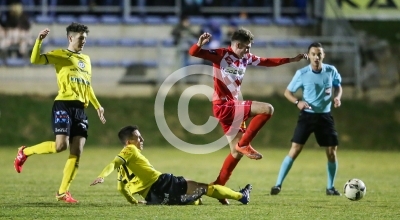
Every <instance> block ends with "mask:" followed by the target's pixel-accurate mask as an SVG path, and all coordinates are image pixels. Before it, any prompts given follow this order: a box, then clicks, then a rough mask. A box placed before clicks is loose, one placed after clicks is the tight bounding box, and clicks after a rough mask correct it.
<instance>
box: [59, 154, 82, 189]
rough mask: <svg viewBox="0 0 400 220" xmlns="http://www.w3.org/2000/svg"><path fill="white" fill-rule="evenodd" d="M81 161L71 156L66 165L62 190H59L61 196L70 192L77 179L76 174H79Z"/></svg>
mask: <svg viewBox="0 0 400 220" xmlns="http://www.w3.org/2000/svg"><path fill="white" fill-rule="evenodd" d="M78 166H79V159H78V157H77V156H75V155H69V158H68V160H67V163H65V167H64V175H63V178H62V182H61V186H60V189H59V190H58V193H59V194H62V193H65V192H67V191H68V190H69V187H70V185H71V182H72V180H73V179H74V178H75V176H76V173H77V172H78Z"/></svg>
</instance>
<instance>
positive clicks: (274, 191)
mask: <svg viewBox="0 0 400 220" xmlns="http://www.w3.org/2000/svg"><path fill="white" fill-rule="evenodd" d="M280 192H281V187H280V186H273V187H272V188H271V193H270V194H271V195H278V194H279V193H280Z"/></svg>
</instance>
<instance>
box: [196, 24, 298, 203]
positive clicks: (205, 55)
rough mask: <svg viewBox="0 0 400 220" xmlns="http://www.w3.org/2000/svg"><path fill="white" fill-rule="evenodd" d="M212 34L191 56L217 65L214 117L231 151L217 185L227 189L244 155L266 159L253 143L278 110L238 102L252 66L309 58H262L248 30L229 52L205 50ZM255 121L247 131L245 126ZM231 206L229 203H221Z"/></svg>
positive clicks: (240, 32) (234, 40) (204, 37)
mask: <svg viewBox="0 0 400 220" xmlns="http://www.w3.org/2000/svg"><path fill="white" fill-rule="evenodd" d="M210 38H211V34H209V33H203V34H202V35H201V36H200V37H199V40H198V42H197V44H194V45H193V46H192V47H191V48H190V50H189V54H190V55H192V56H195V57H199V58H202V59H206V60H209V61H211V62H212V63H213V72H214V73H213V78H214V94H213V99H212V102H213V113H214V116H215V117H216V118H218V120H219V123H220V124H221V126H222V129H223V130H224V133H225V136H226V137H227V139H228V141H229V146H230V149H231V152H230V154H229V155H228V156H227V157H226V159H225V161H224V164H223V166H222V169H221V171H220V173H219V176H218V178H217V179H216V180H215V181H214V184H219V185H225V184H226V182H227V181H228V179H229V177H230V176H231V175H232V171H233V170H234V169H235V167H236V165H237V164H238V162H239V161H240V159H241V158H242V156H243V155H246V156H247V157H249V158H250V159H256V160H259V159H261V158H262V155H261V154H260V153H259V152H257V151H256V150H255V149H254V148H253V147H252V146H251V145H250V142H251V141H252V140H253V138H254V137H255V136H256V134H257V132H258V131H259V130H260V129H261V128H262V126H264V124H265V123H266V122H267V121H268V120H269V119H270V118H271V116H272V114H273V113H274V108H273V106H272V105H271V104H269V103H264V102H257V101H250V100H245V101H242V100H238V96H239V93H240V86H241V84H242V80H243V77H244V74H245V71H246V67H247V66H248V65H253V66H266V67H273V66H279V65H282V64H286V63H290V62H298V61H300V60H301V59H304V58H306V56H305V55H304V54H298V55H297V56H295V57H293V58H262V57H258V56H256V55H254V54H251V53H250V48H251V44H252V42H253V34H252V33H251V32H250V31H249V30H246V29H244V28H240V29H238V30H236V31H235V32H234V33H233V35H232V37H231V45H230V46H229V47H228V48H218V49H211V50H205V49H201V47H202V46H204V45H205V44H206V43H208V42H209V41H210ZM249 118H252V119H251V121H250V123H249V126H248V127H247V128H245V126H244V122H245V121H246V120H247V119H249ZM220 202H221V203H222V204H229V203H228V201H227V200H220Z"/></svg>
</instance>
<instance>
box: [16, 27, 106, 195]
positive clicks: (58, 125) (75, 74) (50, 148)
mask: <svg viewBox="0 0 400 220" xmlns="http://www.w3.org/2000/svg"><path fill="white" fill-rule="evenodd" d="M49 32H50V30H49V29H47V28H46V29H44V30H42V31H40V32H39V35H38V38H37V39H36V42H35V46H34V47H33V51H32V55H31V63H33V64H53V65H54V67H55V70H56V74H57V84H58V88H59V90H58V95H57V97H56V98H55V100H54V104H53V109H52V125H53V132H54V134H55V136H56V138H55V139H56V140H55V141H46V142H42V143H40V144H37V145H34V146H32V147H25V146H22V147H20V148H19V149H18V154H17V157H16V158H15V160H14V167H15V170H16V171H17V172H18V173H20V172H21V171H22V165H23V164H24V163H25V161H26V160H27V158H28V157H30V156H31V155H34V154H51V153H59V152H62V151H64V150H66V149H67V148H69V149H70V155H69V158H68V160H67V163H66V164H65V167H64V173H63V178H62V182H61V186H60V188H59V190H58V192H57V193H56V199H57V200H58V201H64V202H67V203H76V202H78V201H77V200H75V199H74V198H72V196H71V193H70V192H69V187H70V185H71V182H72V180H73V179H74V178H75V176H76V173H77V171H78V165H79V158H80V155H81V153H82V150H83V146H84V144H85V142H86V139H87V136H88V135H87V129H88V126H89V124H88V118H87V116H86V114H85V111H84V109H85V108H86V107H88V105H89V102H90V103H92V105H93V106H94V108H95V109H96V110H97V113H98V115H99V118H100V120H101V122H102V123H103V124H104V123H105V122H106V119H105V118H104V108H103V107H101V105H100V103H99V101H97V98H96V96H95V94H94V91H93V87H92V84H91V78H92V68H91V64H90V58H89V56H87V55H85V54H82V53H81V51H82V49H83V46H84V45H85V43H86V39H87V36H88V33H89V29H88V27H87V26H85V25H83V24H78V23H72V24H70V25H69V26H68V27H67V39H68V42H69V45H68V48H67V49H58V50H53V51H50V52H47V53H45V54H40V48H41V46H42V41H43V39H45V38H46V36H47V35H48V34H49Z"/></svg>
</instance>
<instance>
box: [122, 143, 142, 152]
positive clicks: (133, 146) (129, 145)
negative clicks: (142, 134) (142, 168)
mask: <svg viewBox="0 0 400 220" xmlns="http://www.w3.org/2000/svg"><path fill="white" fill-rule="evenodd" d="M125 147H132V148H135V149H136V150H138V151H139V152H141V150H140V149H139V148H137V147H136V145H134V144H128V145H125Z"/></svg>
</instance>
